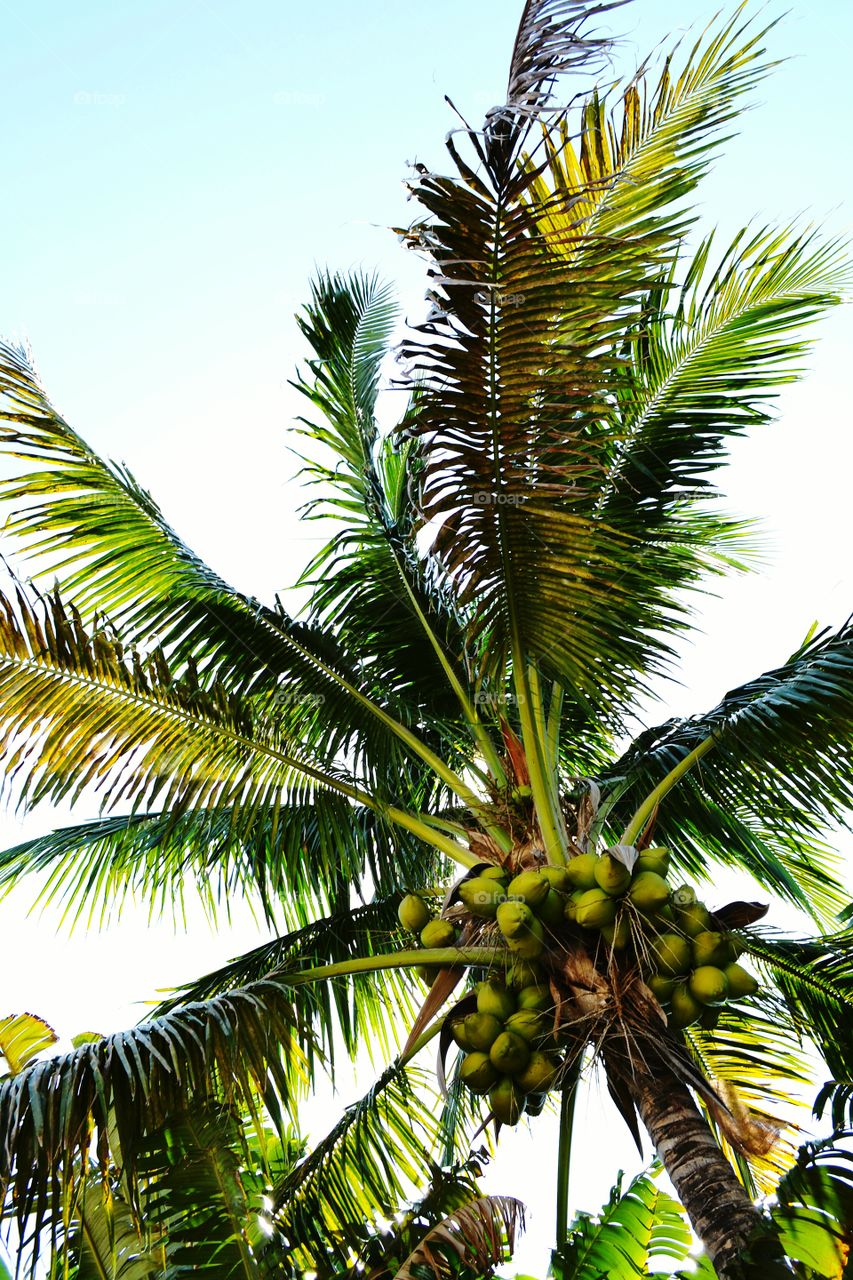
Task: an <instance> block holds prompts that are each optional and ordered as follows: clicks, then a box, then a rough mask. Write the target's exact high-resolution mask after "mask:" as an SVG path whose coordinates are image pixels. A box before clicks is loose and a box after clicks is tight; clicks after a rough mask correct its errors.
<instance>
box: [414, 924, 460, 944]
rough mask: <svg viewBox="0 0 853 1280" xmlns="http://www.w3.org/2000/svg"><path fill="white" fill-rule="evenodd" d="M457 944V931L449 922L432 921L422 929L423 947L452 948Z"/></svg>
mask: <svg viewBox="0 0 853 1280" xmlns="http://www.w3.org/2000/svg"><path fill="white" fill-rule="evenodd" d="M455 942H456V929H455V928H454V926H453V925H452V924H451V923H450V921H449V920H430V922H429V924H427V925H424V927H423V929H421V946H424V947H452V946H453V944H454V943H455Z"/></svg>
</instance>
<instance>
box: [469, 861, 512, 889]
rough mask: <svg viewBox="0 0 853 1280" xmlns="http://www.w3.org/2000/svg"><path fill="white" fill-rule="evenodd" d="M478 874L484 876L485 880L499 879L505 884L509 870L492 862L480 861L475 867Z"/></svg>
mask: <svg viewBox="0 0 853 1280" xmlns="http://www.w3.org/2000/svg"><path fill="white" fill-rule="evenodd" d="M477 875H478V876H485V878H486V879H487V880H500V882H501V884H506V882H507V880H509V872H508V871H506V870H505V869H504V868H503V867H496V866H495V865H494V864H493V863H488V864H487V863H483V862H481V863H480V866H479V867H478V868H477Z"/></svg>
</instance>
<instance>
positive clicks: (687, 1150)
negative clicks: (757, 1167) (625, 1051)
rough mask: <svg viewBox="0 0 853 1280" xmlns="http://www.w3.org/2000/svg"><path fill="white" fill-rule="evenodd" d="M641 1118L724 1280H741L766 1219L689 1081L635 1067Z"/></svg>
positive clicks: (660, 1070) (660, 1069)
mask: <svg viewBox="0 0 853 1280" xmlns="http://www.w3.org/2000/svg"><path fill="white" fill-rule="evenodd" d="M631 1092H632V1094H633V1097H634V1101H635V1103H636V1106H637V1110H638V1111H639V1113H640V1118H641V1119H642V1121H643V1124H644V1125H645V1126H646V1129H647V1130H648V1132H649V1135H650V1137H651V1139H652V1142H653V1143H654V1144H655V1147H656V1148H657V1152H658V1155H659V1156H660V1159H661V1161H662V1162H663V1165H664V1168H665V1169H666V1171H667V1173H668V1174H669V1176H670V1178H671V1179H672V1183H673V1186H674V1187H675V1189H676V1191H677V1192H678V1195H679V1198H680V1200H681V1203H682V1204H683V1205H684V1208H685V1209H686V1211H687V1215H688V1217H689V1218H690V1221H691V1222H692V1224H693V1228H694V1230H695V1231H696V1234H697V1235H698V1236H699V1238H700V1240H701V1241H702V1243H703V1245H704V1246H705V1249H706V1250H707V1252H708V1254H709V1256H710V1258H711V1261H712V1262H713V1264H714V1266H715V1268H716V1270H717V1274H718V1276H719V1277H720V1280H738V1278H739V1277H740V1276H741V1274H742V1273H741V1270H740V1257H741V1253H742V1251H743V1249H744V1247H745V1245H746V1242H747V1240H748V1239H749V1236H750V1235H751V1233H752V1232H753V1231H754V1229H755V1228H756V1226H758V1224H759V1221H760V1218H759V1215H758V1212H757V1210H756V1209H755V1206H754V1205H753V1203H752V1201H751V1200H750V1198H749V1196H748V1195H747V1193H746V1191H745V1190H744V1188H743V1186H742V1185H741V1183H740V1182H739V1181H738V1179H737V1177H736V1175H735V1173H734V1171H733V1169H732V1167H731V1165H730V1164H729V1162H728V1160H726V1158H725V1156H724V1155H723V1153H722V1152H721V1151H720V1148H719V1147H718V1146H717V1143H716V1142H715V1141H714V1137H713V1134H712V1133H711V1130H710V1129H709V1128H708V1125H707V1123H706V1121H705V1119H704V1117H703V1116H702V1114H701V1112H700V1111H699V1108H698V1107H697V1106H696V1103H695V1102H694V1101H693V1097H692V1095H691V1093H690V1091H689V1089H688V1088H687V1086H686V1085H685V1084H683V1083H682V1082H681V1081H680V1080H679V1079H678V1078H677V1076H675V1075H674V1074H673V1073H672V1072H671V1071H669V1070H668V1069H667V1068H666V1067H663V1066H656V1067H655V1068H653V1069H652V1070H651V1071H646V1070H644V1069H643V1068H641V1067H637V1065H636V1064H635V1068H634V1079H633V1081H632V1084H631Z"/></svg>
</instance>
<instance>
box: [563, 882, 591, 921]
mask: <svg viewBox="0 0 853 1280" xmlns="http://www.w3.org/2000/svg"><path fill="white" fill-rule="evenodd" d="M585 893H589V890H588V889H575V890H574V892H573V893H571V894H570V895H569V897H568V898H567V899H566V904H565V907H564V908H563V915H564V916H565V918H566V920H568V921H569V922H570V923H571V924H577V919H578V903H579V902H580V900H581V898H582V897H583V895H584V894H585Z"/></svg>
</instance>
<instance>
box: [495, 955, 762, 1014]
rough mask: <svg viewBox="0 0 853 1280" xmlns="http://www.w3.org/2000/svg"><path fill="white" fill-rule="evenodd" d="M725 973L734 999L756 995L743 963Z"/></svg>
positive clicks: (733, 965) (752, 981)
mask: <svg viewBox="0 0 853 1280" xmlns="http://www.w3.org/2000/svg"><path fill="white" fill-rule="evenodd" d="M723 973H724V974H725V975H726V981H727V982H728V984H729V996H730V998H731V999H732V1000H738V999H740V998H741V997H742V996H754V995H755V993H756V991H757V990H758V983H757V982H756V980H755V978H753V976H752V974H751V973H750V972H749V970H748V969H744V967H743V965H742V964H727V965H726V967H725V969H724V970H723ZM520 1003H521V1002H520V1001H519V1004H520Z"/></svg>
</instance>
